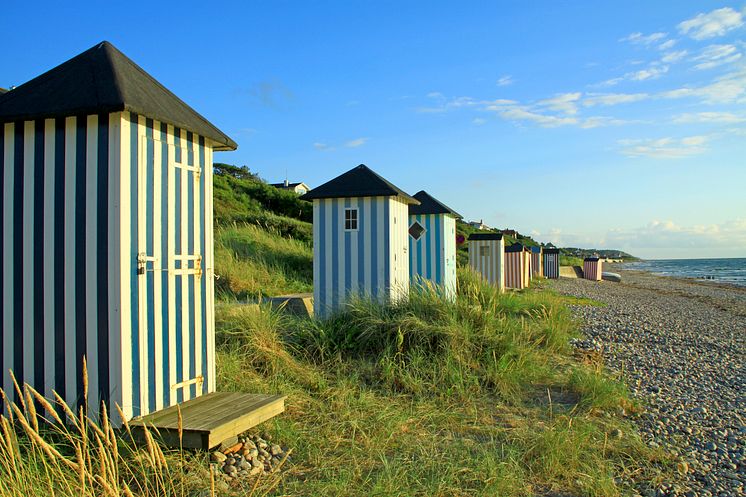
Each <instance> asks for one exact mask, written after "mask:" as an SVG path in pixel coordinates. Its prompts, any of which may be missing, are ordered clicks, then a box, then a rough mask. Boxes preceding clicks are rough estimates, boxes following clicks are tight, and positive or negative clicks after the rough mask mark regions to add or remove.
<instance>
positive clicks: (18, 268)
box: [9, 121, 25, 394]
mask: <svg viewBox="0 0 746 497" xmlns="http://www.w3.org/2000/svg"><path fill="white" fill-rule="evenodd" d="M14 131H15V135H14V137H13V139H14V146H13V147H14V151H13V153H14V157H13V160H14V164H13V165H14V168H15V172H14V175H13V193H14V197H13V215H14V217H15V220H14V223H13V255H14V257H15V258H16V259H17V260H22V257H23V225H24V217H23V155H24V150H23V121H18V122H16V123H15V129H14ZM23 272H24V268H23V264H14V265H13V287H14V289H15V301H14V302H13V303H12V305H13V329H11V330H9V331H10V332H11V333H13V334H14V335H15V340H13V368H14V371H13V372H14V373H15V375H16V380H18V384H19V385H23V382H24V378H23V327H24V325H25V323H24V319H23V291H22V289H23V279H24V278H23V276H24V274H23ZM11 394H12V392H11Z"/></svg>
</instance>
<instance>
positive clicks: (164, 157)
mask: <svg viewBox="0 0 746 497" xmlns="http://www.w3.org/2000/svg"><path fill="white" fill-rule="evenodd" d="M167 137H168V125H167V124H165V123H161V164H160V167H161V174H162V175H161V192H160V195H161V233H160V235H161V254H160V257H161V261H162V262H161V267H162V268H164V269H165V268H168V259H169V254H168V209H169V203H168V200H169V199H168V178H169V176H170V175H171V174H173V172H172V171H171V169H170V167H169V163H168V142H167V141H166V139H167ZM160 277H161V319H162V322H163V334H162V343H163V345H162V351H163V396H164V398H163V405H165V406H168V405H170V404H171V368H170V367H169V362H170V360H169V359H170V354H169V351H170V349H169V343H168V329H169V323H170V320H171V319H172V317H171V316H170V315H169V313H168V296H169V287H168V271H161V275H160Z"/></svg>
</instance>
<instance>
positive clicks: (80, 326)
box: [75, 116, 87, 405]
mask: <svg viewBox="0 0 746 497" xmlns="http://www.w3.org/2000/svg"><path fill="white" fill-rule="evenodd" d="M76 123H77V125H76V137H75V141H76V143H75V169H76V173H75V174H76V176H75V267H76V268H78V269H77V270H76V274H75V328H76V332H75V367H76V374H77V378H76V379H77V388H78V405H82V402H83V396H82V394H83V356H85V354H86V341H87V340H86V322H85V319H86V293H87V288H86V279H85V269H84V268H85V267H86V256H85V245H86V244H85V239H86V229H85V226H86V204H87V196H86V152H87V149H86V143H87V136H86V131H87V120H86V117H85V116H78V119H77V121H76Z"/></svg>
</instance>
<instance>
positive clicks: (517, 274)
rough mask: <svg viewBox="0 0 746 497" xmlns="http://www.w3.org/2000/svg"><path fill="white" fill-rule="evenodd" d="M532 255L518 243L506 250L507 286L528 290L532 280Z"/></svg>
mask: <svg viewBox="0 0 746 497" xmlns="http://www.w3.org/2000/svg"><path fill="white" fill-rule="evenodd" d="M530 264H531V253H530V251H529V250H528V249H527V248H526V247H524V246H523V245H521V244H520V243H516V244H513V245H511V246H510V247H506V248H505V285H506V286H507V287H508V288H514V289H517V290H521V289H523V288H527V287H528V285H529V282H530V280H531V273H530Z"/></svg>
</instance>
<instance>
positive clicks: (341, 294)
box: [335, 198, 347, 309]
mask: <svg viewBox="0 0 746 497" xmlns="http://www.w3.org/2000/svg"><path fill="white" fill-rule="evenodd" d="M335 215H336V216H337V219H339V230H338V233H337V237H338V238H337V255H338V257H337V260H336V261H335V263H336V264H337V269H338V271H337V295H336V296H335V297H336V299H335V300H336V301H337V302H338V303H339V306H338V309H343V308H344V305H345V303H346V302H347V289H346V288H345V276H346V273H347V271H346V270H345V268H346V267H347V264H346V258H347V254H346V253H345V237H346V236H347V233H346V231H345V224H344V223H345V199H343V198H340V199H337V212H336V213H335Z"/></svg>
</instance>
